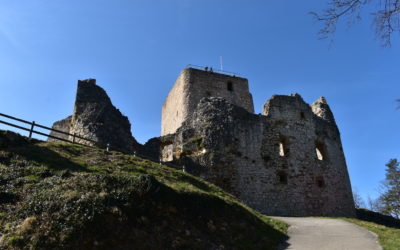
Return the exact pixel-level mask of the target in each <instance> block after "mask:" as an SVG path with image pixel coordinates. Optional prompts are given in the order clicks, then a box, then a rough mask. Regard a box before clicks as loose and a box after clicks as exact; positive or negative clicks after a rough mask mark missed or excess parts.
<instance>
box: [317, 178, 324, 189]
mask: <svg viewBox="0 0 400 250" xmlns="http://www.w3.org/2000/svg"><path fill="white" fill-rule="evenodd" d="M317 186H318V187H320V188H323V187H325V180H324V177H322V176H318V177H317Z"/></svg>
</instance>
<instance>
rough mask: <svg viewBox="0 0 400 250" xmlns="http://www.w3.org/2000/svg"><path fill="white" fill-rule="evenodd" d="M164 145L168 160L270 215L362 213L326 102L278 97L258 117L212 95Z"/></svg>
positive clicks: (203, 100)
mask: <svg viewBox="0 0 400 250" xmlns="http://www.w3.org/2000/svg"><path fill="white" fill-rule="evenodd" d="M313 111H314V112H315V113H314V112H313ZM322 114H328V115H322ZM161 145H162V156H163V159H164V160H165V161H170V160H173V161H174V162H175V163H176V164H180V165H182V166H183V165H185V169H186V171H188V172H189V173H192V174H195V175H198V176H201V177H202V178H204V179H206V180H208V181H210V182H212V183H214V184H216V185H218V186H220V187H222V188H223V189H225V190H226V191H228V192H230V193H232V194H233V195H235V196H237V197H238V198H239V199H241V200H243V201H244V202H245V203H247V204H248V205H249V206H251V207H253V208H255V209H257V210H259V211H261V212H263V213H266V214H269V215H281V216H354V203H353V199H352V193H351V186H350V180H349V176H348V174H347V167H346V162H345V159H344V154H343V150H342V146H341V142H340V134H339V132H338V129H337V127H336V124H335V121H334V119H333V115H332V112H331V111H330V109H329V106H327V104H326V102H325V100H324V99H319V100H318V101H317V102H316V103H314V104H313V105H312V107H310V106H309V105H307V104H306V103H305V102H304V101H303V100H302V98H301V97H300V96H299V95H293V96H273V97H272V98H271V99H270V100H269V101H268V102H267V103H266V105H265V106H264V111H263V115H255V114H252V113H250V112H248V111H247V110H245V109H243V108H241V107H237V106H235V105H232V104H230V103H228V102H227V101H225V100H224V99H222V98H205V99H202V101H201V102H200V104H199V105H198V107H197V109H196V110H195V112H194V113H193V116H192V117H190V119H188V120H187V121H186V122H184V123H183V125H182V127H181V128H179V129H178V130H177V132H176V134H174V135H169V136H165V137H162V138H161ZM317 149H318V154H317ZM318 157H319V158H318Z"/></svg>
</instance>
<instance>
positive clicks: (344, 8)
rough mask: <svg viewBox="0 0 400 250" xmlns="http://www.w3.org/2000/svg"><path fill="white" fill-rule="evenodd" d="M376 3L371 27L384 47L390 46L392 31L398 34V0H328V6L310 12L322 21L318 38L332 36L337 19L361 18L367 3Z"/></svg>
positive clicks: (350, 20) (399, 17) (399, 21)
mask: <svg viewBox="0 0 400 250" xmlns="http://www.w3.org/2000/svg"><path fill="white" fill-rule="evenodd" d="M371 4H376V6H375V7H374V11H372V12H371V13H370V14H372V15H373V16H374V20H373V23H372V25H373V27H374V29H375V33H376V36H377V37H378V38H379V39H381V41H382V45H383V46H384V47H390V46H391V41H392V36H393V34H394V33H399V34H400V0H328V7H327V8H326V9H325V10H323V11H322V12H320V13H317V12H310V14H312V15H313V16H314V17H315V19H316V20H317V21H320V22H322V23H323V28H321V30H320V31H319V32H318V35H319V38H321V39H325V38H329V37H332V35H333V34H334V33H335V32H336V25H337V23H338V21H339V20H341V19H345V20H347V22H348V24H350V25H351V24H352V23H354V21H357V20H361V14H362V12H363V10H364V9H366V8H367V7H366V6H367V5H371Z"/></svg>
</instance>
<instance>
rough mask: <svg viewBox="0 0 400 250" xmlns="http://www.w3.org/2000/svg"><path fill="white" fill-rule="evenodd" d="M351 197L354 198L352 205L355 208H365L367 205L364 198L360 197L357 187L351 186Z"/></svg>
mask: <svg viewBox="0 0 400 250" xmlns="http://www.w3.org/2000/svg"><path fill="white" fill-rule="evenodd" d="M353 199H354V205H355V207H356V208H366V207H367V206H366V205H365V202H364V199H363V198H362V197H361V195H360V193H359V192H358V190H357V188H353Z"/></svg>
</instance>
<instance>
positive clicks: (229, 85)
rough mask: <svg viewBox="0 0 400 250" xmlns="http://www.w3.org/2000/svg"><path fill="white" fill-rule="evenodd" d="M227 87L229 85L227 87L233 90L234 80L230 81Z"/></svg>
mask: <svg viewBox="0 0 400 250" xmlns="http://www.w3.org/2000/svg"><path fill="white" fill-rule="evenodd" d="M226 87H227V89H228V90H229V91H233V83H232V82H228V83H227V85H226Z"/></svg>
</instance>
